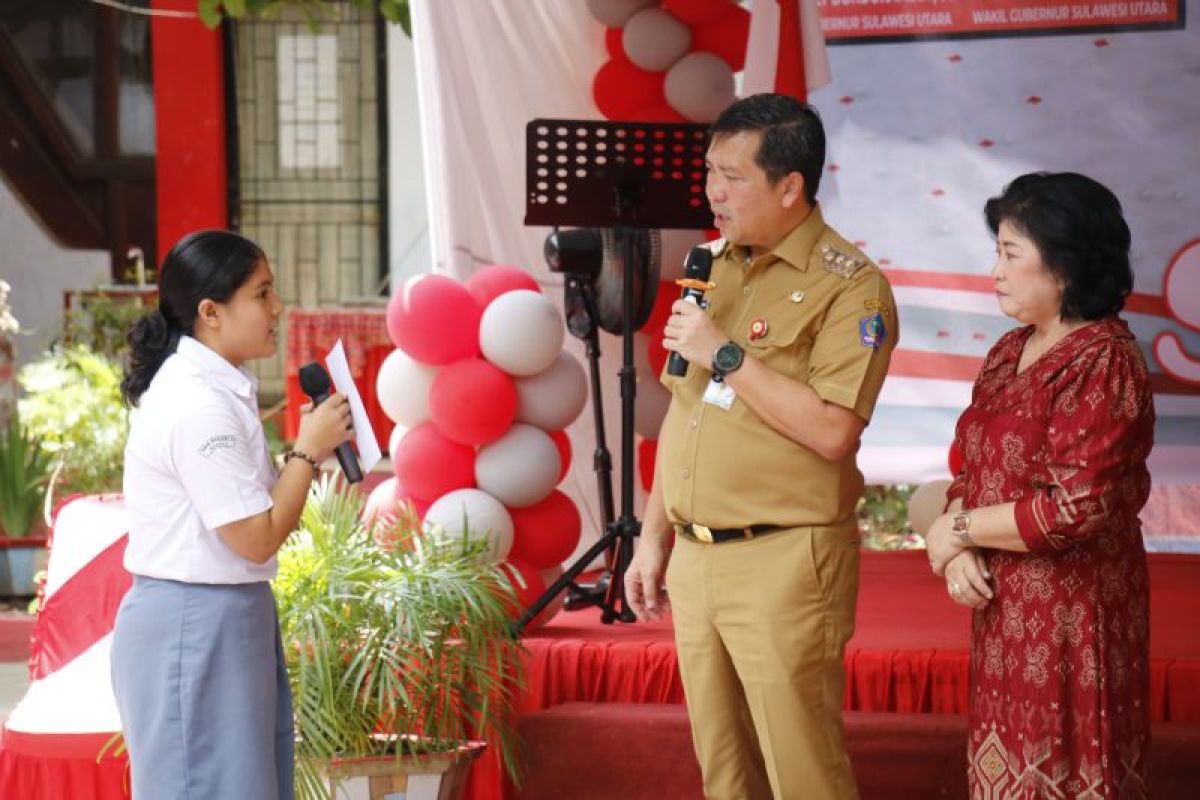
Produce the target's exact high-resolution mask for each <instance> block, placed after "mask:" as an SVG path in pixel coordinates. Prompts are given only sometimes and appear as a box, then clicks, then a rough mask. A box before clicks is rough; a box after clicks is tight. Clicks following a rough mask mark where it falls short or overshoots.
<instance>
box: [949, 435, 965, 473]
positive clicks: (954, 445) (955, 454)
mask: <svg viewBox="0 0 1200 800" xmlns="http://www.w3.org/2000/svg"><path fill="white" fill-rule="evenodd" d="M946 463H947V464H948V465H949V467H950V477H951V478H956V477H958V473H960V472H962V468H963V454H962V450H960V449H959V448H958V439H955V440H954V441H953V442H951V443H950V452H949V453H948V454H947V455H946Z"/></svg>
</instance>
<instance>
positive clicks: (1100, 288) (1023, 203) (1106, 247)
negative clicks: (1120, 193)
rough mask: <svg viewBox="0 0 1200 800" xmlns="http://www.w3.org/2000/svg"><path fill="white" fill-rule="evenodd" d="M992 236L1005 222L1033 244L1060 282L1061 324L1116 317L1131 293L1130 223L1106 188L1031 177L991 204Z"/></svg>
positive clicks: (1063, 175) (987, 212)
mask: <svg viewBox="0 0 1200 800" xmlns="http://www.w3.org/2000/svg"><path fill="white" fill-rule="evenodd" d="M983 213H984V217H985V218H986V219H987V224H988V227H989V228H991V229H992V233H993V234H995V233H998V232H999V230H1000V223H1001V222H1008V223H1009V224H1010V225H1012V226H1013V228H1015V229H1016V230H1017V232H1018V233H1020V234H1021V235H1022V236H1027V237H1028V238H1029V239H1031V240H1033V243H1034V244H1035V245H1036V246H1037V249H1038V253H1039V254H1040V255H1041V257H1042V263H1043V264H1045V265H1046V269H1048V270H1049V271H1050V273H1051V274H1052V275H1054V276H1055V277H1056V278H1058V279H1059V280H1060V281H1062V284H1063V297H1062V306H1061V308H1060V313H1061V314H1062V317H1063V319H1075V320H1079V319H1083V320H1094V319H1100V318H1102V317H1107V316H1111V315H1113V314H1116V313H1117V312H1118V311H1120V310H1121V309H1122V308H1124V307H1125V298H1126V297H1128V296H1129V293H1130V292H1131V291H1133V270H1132V269H1131V268H1130V266H1129V243H1130V234H1129V226H1128V225H1127V224H1126V223H1125V217H1124V215H1123V214H1122V212H1121V202H1120V201H1119V200H1117V197H1116V195H1114V194H1113V193H1112V192H1110V191H1109V190H1108V189H1107V188H1106V187H1105V186H1103V185H1102V184H1100V183H1098V182H1097V181H1094V180H1092V179H1091V178H1089V177H1087V176H1085V175H1079V174H1078V173H1074V172H1031V173H1029V174H1028V175H1022V176H1021V177H1019V178H1017V179H1016V180H1014V181H1013V182H1012V183H1010V184H1009V185H1008V186H1006V187H1004V192H1003V193H1002V194H1000V195H999V196H998V197H993V198H992V199H990V200H988V201H987V204H986V205H984V208H983Z"/></svg>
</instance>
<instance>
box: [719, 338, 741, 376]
mask: <svg viewBox="0 0 1200 800" xmlns="http://www.w3.org/2000/svg"><path fill="white" fill-rule="evenodd" d="M745 358H746V351H745V350H743V349H742V348H741V346H740V345H739V344H738V343H737V342H726V343H725V344H723V345H721V346H720V347H718V348H717V349H716V350H715V351H714V352H713V357H712V372H713V380H715V381H723V380H725V376H726V375H728V374H729V373H731V372H736V371H737V370H738V368H739V367H741V366H742V361H744V360H745Z"/></svg>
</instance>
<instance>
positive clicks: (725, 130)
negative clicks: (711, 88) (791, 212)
mask: <svg viewBox="0 0 1200 800" xmlns="http://www.w3.org/2000/svg"><path fill="white" fill-rule="evenodd" d="M752 131H758V132H759V133H761V134H762V139H761V141H760V142H759V145H758V155H757V156H756V157H755V159H754V163H756V164H758V166H759V167H760V168H761V169H762V171H763V172H765V173H766V174H767V181H769V182H770V183H771V185H772V186H773V185H775V184H776V183H778V182H779V180H780V179H781V178H783V177H784V176H786V175H789V174H791V173H793V172H799V173H800V175H801V176H802V177H803V178H804V194H805V196H806V197H807V199H808V202H809V203H815V202H816V201H817V187H818V186H820V185H821V172H822V171H823V170H824V168H825V127H824V126H823V125H822V124H821V117H820V115H818V114H817V110H816V109H815V108H813V107H812V106H810V105H808V104H807V103H801V102H800V101H799V100H797V99H796V98H794V97H790V96H789V95H785V94H752V95H750V96H749V97H744V98H742V99H741V100H738V101H736V102H734V103H733V104H732V105H730V106H729V107H728V108H726V109H725V110H724V111H722V112H721V116H719V117H717V121H716V122H714V123H713V124H712V127H711V128H709V138H710V140H711V139H717V138H718V137H721V136H728V135H730V134H734V133H749V132H752Z"/></svg>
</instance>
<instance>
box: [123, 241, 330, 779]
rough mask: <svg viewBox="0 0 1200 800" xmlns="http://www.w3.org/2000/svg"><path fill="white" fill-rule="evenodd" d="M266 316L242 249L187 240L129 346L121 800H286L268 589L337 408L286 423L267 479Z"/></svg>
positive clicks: (267, 306)
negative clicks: (292, 432)
mask: <svg viewBox="0 0 1200 800" xmlns="http://www.w3.org/2000/svg"><path fill="white" fill-rule="evenodd" d="M282 313H283V305H282V304H281V303H280V301H279V297H278V295H277V294H276V293H275V287H274V280H273V276H272V273H271V267H270V265H269V264H268V263H267V259H266V256H265V255H264V254H263V252H262V250H260V249H259V248H258V246H257V245H255V244H254V243H253V242H251V241H249V240H248V239H245V238H243V237H242V236H239V235H237V234H235V233H231V232H228V231H200V232H197V233H192V234H189V235H188V236H186V237H184V238H183V239H181V240H180V241H179V243H178V244H176V245H175V247H173V248H172V249H171V252H170V253H169V254H168V255H167V257H166V260H165V261H164V262H163V266H162V271H161V277H160V279H159V304H158V310H156V311H155V312H153V313H152V314H150V315H149V316H147V317H145V318H143V319H141V320H139V321H138V322H137V323H136V324H135V325H134V326H133V328H132V329H131V330H130V333H129V343H130V346H131V348H132V367H131V369H130V371H129V373H128V374H127V375H126V377H125V380H124V382H123V383H122V386H121V388H122V391H123V392H124V395H125V399H126V401H127V402H128V403H129V404H130V406H132V407H134V411H133V415H132V420H131V425H130V433H129V443H128V445H127V446H126V449H125V487H124V491H125V504H126V507H127V509H128V512H129V546H128V548H127V550H126V552H125V567H126V568H127V569H128V570H129V571H130V572H131V573H133V575H134V582H133V587H132V588H131V589H130V590H129V593H128V594H127V595H126V596H125V599H124V600H123V602H122V603H121V608H120V611H119V612H118V614H117V622H116V630H115V633H114V638H113V651H112V681H113V689H114V692H115V694H116V698H117V707H118V709H119V711H120V714H121V724H122V727H123V729H124V734H125V743H126V745H127V747H128V751H129V759H130V765H131V769H132V776H133V786H132V789H133V797H134V798H135V799H136V800H175V798H180V799H182V798H187V799H188V800H234V799H235V798H254V800H290V799H291V798H292V797H293V781H292V742H293V726H292V705H291V694H290V692H289V690H288V682H287V673H286V670H285V668H284V661H283V652H282V648H281V644H280V640H279V623H278V618H277V617H276V613H275V602H274V598H273V596H272V595H271V588H270V584H269V581H270V580H271V579H272V578H273V577H274V576H275V572H276V566H275V552H276V551H277V550H278V549H279V547H280V545H281V544H283V542H284V540H286V539H287V537H288V535H289V534H290V533H291V531H292V529H293V528H295V526H296V522H297V521H298V520H299V518H300V511H301V509H302V508H303V507H304V502H305V499H306V497H307V495H308V489H309V485H310V483H311V481H312V478H313V476H314V474H315V473H316V471H317V464H319V463H320V461H321V460H322V459H324V458H325V457H326V456H328V455H329V454H330V453H331V452H332V451H333V449H334V448H335V447H337V446H338V445H339V444H341V443H342V442H344V441H347V440H348V439H349V438H350V435H351V432H350V410H349V405H348V403H347V402H346V399H345V398H344V397H342V396H341V395H334V396H332V397H331V398H329V400H327V401H326V402H324V403H322V404H321V405H320V406H318V407H317V408H315V409H312V410H310V411H307V412H306V413H305V414H304V415H303V416H302V419H301V423H300V432H299V434H298V436H297V437H296V442H295V449H294V450H293V451H292V452H291V453H289V454H288V458H287V460H286V461H285V463H284V466H283V469H282V470H281V471H280V473H279V474H278V475H276V473H275V470H274V469H273V468H272V466H271V463H270V459H269V457H268V453H267V446H266V440H265V438H264V436H263V429H262V425H261V424H260V422H259V418H258V402H257V397H256V390H257V384H256V381H255V379H254V378H253V377H252V375H251V374H250V373H249V372H248V371H247V370H246V369H245V368H244V366H243V365H244V364H245V363H246V362H247V361H250V360H251V359H255V358H262V357H265V356H270V355H273V354H274V353H275V350H276V348H277V346H278V344H277V336H278V323H279V318H280V315H281V314H282Z"/></svg>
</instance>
